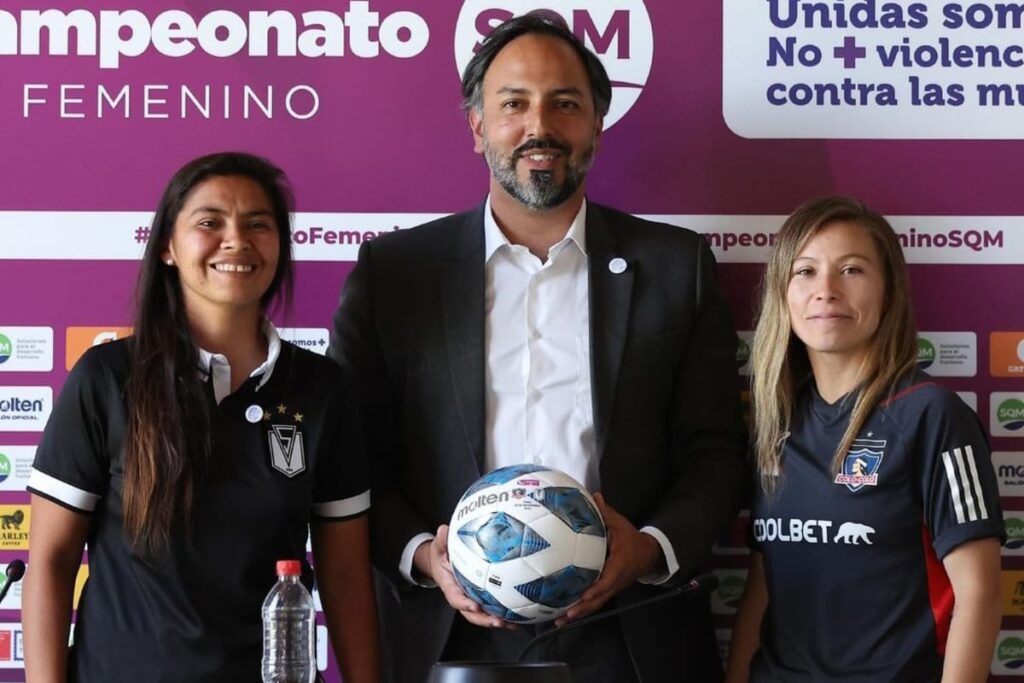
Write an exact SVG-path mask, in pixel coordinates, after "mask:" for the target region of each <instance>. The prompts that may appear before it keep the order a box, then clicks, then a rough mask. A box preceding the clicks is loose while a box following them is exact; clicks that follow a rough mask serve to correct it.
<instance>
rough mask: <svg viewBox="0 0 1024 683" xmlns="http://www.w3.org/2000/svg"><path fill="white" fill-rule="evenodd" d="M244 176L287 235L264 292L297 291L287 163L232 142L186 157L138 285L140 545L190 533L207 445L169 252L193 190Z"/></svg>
mask: <svg viewBox="0 0 1024 683" xmlns="http://www.w3.org/2000/svg"><path fill="white" fill-rule="evenodd" d="M223 176H235V177H244V178H248V179H250V180H253V181H254V182H256V183H257V184H258V185H259V186H260V187H261V188H262V189H263V192H264V194H266V197H267V199H268V201H269V202H270V204H271V207H272V209H273V212H274V218H275V219H276V222H277V229H278V235H279V239H280V255H279V258H278V262H277V270H276V272H275V273H274V279H273V281H272V282H271V284H270V287H269V288H268V289H267V291H266V292H265V293H264V294H263V296H262V297H261V299H260V304H261V306H262V308H263V310H264V311H266V309H267V307H268V306H269V305H270V304H271V302H274V303H278V304H284V305H285V306H287V304H288V303H289V302H290V298H291V286H292V259H291V223H290V218H289V213H290V211H291V209H292V195H291V192H290V190H289V188H288V185H287V179H286V178H285V175H284V172H282V171H281V170H280V169H279V168H277V167H276V166H274V165H273V164H271V163H270V162H268V161H266V160H265V159H261V158H259V157H256V156H253V155H251V154H244V153H239V152H226V153H221V154H211V155H209V156H204V157H200V158H198V159H195V160H193V161H190V162H189V163H187V164H186V165H185V166H184V167H182V168H181V170H179V171H178V172H177V173H175V174H174V177H173V178H171V180H170V182H169V183H168V184H167V188H166V189H165V190H164V193H163V196H162V197H161V198H160V203H159V205H158V206H157V209H156V215H155V216H154V218H153V225H152V229H151V233H150V238H149V243H148V244H147V246H146V252H145V254H144V255H143V257H142V267H141V269H140V270H139V279H138V283H137V285H136V288H135V297H136V313H135V324H134V327H135V330H134V336H133V341H132V343H131V345H130V349H131V350H130V354H131V370H130V374H129V377H128V381H127V384H126V386H125V404H126V406H127V411H128V429H127V434H126V437H125V452H124V486H123V490H122V494H121V497H122V503H123V506H124V525H125V530H126V531H127V533H128V536H129V538H130V539H131V541H132V543H133V544H134V546H135V548H136V550H138V551H139V552H141V553H142V554H143V555H150V556H152V555H156V554H159V553H160V551H162V550H164V549H165V548H166V547H167V545H168V542H169V540H170V537H171V534H172V532H174V531H178V530H180V531H184V532H186V533H188V532H189V531H190V529H191V521H192V512H193V510H194V508H195V504H196V500H197V497H198V495H199V491H200V489H201V486H202V482H203V479H204V476H205V474H206V469H207V460H208V457H209V453H210V445H211V435H210V418H209V413H208V409H207V405H208V399H207V397H206V392H205V390H204V387H203V383H202V380H201V378H200V374H199V352H198V349H197V348H196V344H195V341H194V340H193V339H192V334H191V331H190V330H189V325H188V316H187V315H186V311H185V300H184V297H183V296H182V291H181V282H180V280H179V277H178V270H177V268H174V267H172V266H168V265H167V264H165V263H164V262H163V258H162V257H163V254H164V251H165V249H166V248H167V245H168V243H169V242H170V239H171V235H172V234H173V232H174V224H175V221H176V220H177V218H178V214H179V213H180V212H181V208H182V206H183V205H184V204H185V201H186V200H187V198H188V196H189V194H190V193H191V192H192V190H193V189H195V187H196V186H198V185H199V184H201V183H203V182H204V181H206V180H209V179H210V178H214V177H223Z"/></svg>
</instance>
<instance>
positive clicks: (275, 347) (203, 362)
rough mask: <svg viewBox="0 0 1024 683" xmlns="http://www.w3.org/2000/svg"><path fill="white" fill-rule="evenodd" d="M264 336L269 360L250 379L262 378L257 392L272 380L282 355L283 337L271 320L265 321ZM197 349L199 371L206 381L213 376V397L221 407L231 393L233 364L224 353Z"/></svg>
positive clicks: (253, 372)
mask: <svg viewBox="0 0 1024 683" xmlns="http://www.w3.org/2000/svg"><path fill="white" fill-rule="evenodd" d="M263 334H265V335H266V336H267V359H266V360H265V361H263V362H262V363H261V364H260V366H259V367H258V368H256V369H255V370H253V371H252V373H250V374H249V376H250V377H256V376H260V381H259V383H257V384H256V391H259V390H260V389H262V388H263V385H264V384H266V383H267V381H269V380H270V375H271V374H272V373H273V372H274V365H276V364H277V359H278V357H279V356H280V355H281V335H279V334H278V333H277V328H276V327H274V323H272V322H270V320H267V319H264V320H263ZM197 348H198V349H199V371H200V372H201V373H202V374H203V379H204V380H205V379H206V378H208V377H210V376H211V375H212V376H213V396H214V399H216V401H217V404H218V405H220V402H221V401H223V400H224V397H225V396H227V395H228V394H230V393H231V364H230V363H229V362H228V358H227V356H225V355H224V354H222V353H212V352H210V351H207V350H206V349H204V348H202V347H197Z"/></svg>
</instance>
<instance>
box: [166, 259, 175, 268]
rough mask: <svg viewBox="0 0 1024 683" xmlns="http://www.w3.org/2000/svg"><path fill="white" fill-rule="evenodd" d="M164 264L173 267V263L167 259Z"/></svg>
mask: <svg viewBox="0 0 1024 683" xmlns="http://www.w3.org/2000/svg"><path fill="white" fill-rule="evenodd" d="M164 263H166V264H167V265H169V266H173V265H174V261H172V260H171V259H167V260H166V261H164Z"/></svg>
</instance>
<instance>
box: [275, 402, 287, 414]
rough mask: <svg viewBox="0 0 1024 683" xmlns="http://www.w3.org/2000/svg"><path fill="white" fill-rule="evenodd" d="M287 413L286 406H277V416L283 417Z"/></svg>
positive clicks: (280, 404) (281, 404)
mask: <svg viewBox="0 0 1024 683" xmlns="http://www.w3.org/2000/svg"><path fill="white" fill-rule="evenodd" d="M287 412H288V406H286V405H285V404H283V403H279V404H277V414H278V415H284V414H285V413H287Z"/></svg>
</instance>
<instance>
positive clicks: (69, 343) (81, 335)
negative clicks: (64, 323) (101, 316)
mask: <svg viewBox="0 0 1024 683" xmlns="http://www.w3.org/2000/svg"><path fill="white" fill-rule="evenodd" d="M131 333H132V328H130V327H69V328H68V329H67V334H66V336H65V347H64V348H65V356H64V365H65V367H67V369H68V370H71V368H73V367H74V366H75V363H77V362H78V359H79V358H81V357H82V354H83V353H85V352H86V351H88V350H89V348H91V347H93V346H98V345H99V344H105V343H107V342H112V341H116V340H118V339H123V338H124V337H127V336H128V335H130V334H131Z"/></svg>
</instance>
